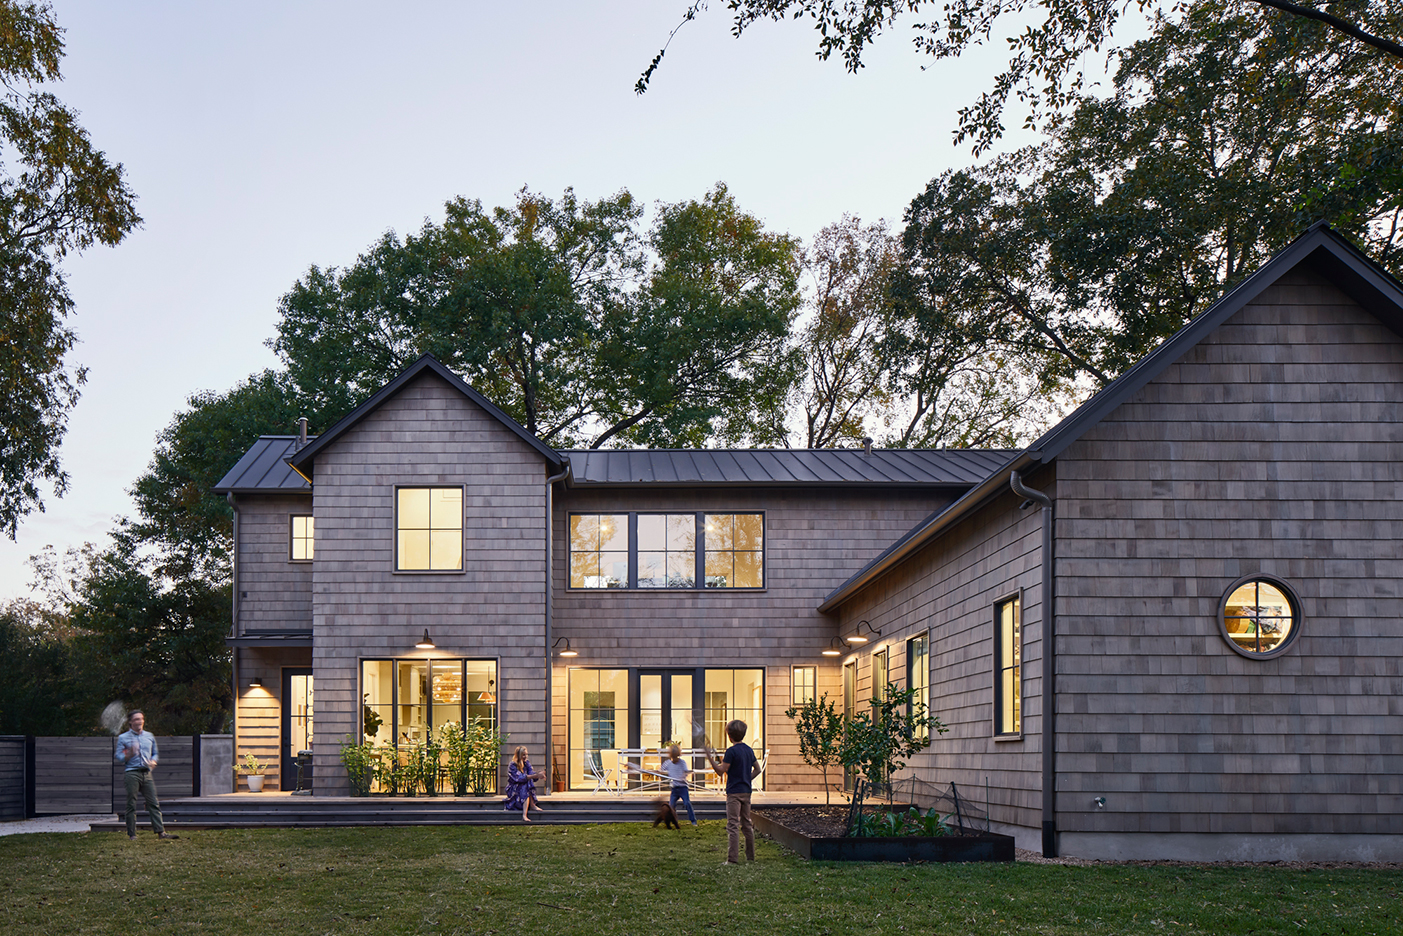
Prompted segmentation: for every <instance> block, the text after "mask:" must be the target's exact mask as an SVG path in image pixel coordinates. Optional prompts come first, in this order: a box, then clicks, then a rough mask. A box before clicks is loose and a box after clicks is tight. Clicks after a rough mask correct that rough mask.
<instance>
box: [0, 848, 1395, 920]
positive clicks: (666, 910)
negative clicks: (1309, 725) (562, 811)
mask: <svg viewBox="0 0 1403 936" xmlns="http://www.w3.org/2000/svg"><path fill="white" fill-rule="evenodd" d="M725 847H726V834H725V828H724V825H723V824H722V823H720V822H705V823H703V824H702V825H701V827H700V828H699V829H697V830H693V829H691V828H686V829H683V830H682V831H681V832H662V831H654V830H653V829H651V828H649V827H647V826H643V825H611V826H575V827H570V828H564V827H559V826H553V827H542V828H538V829H528V828H523V827H503V828H486V829H478V828H462V827H455V828H437V829H424V828H417V829H410V828H360V829H318V830H305V831H304V830H275V829H268V830H252V831H243V830H225V831H205V832H202V831H192V832H186V833H184V835H183V836H182V838H181V840H180V841H179V842H161V841H157V840H156V839H139V840H138V841H137V842H136V843H135V844H133V843H131V842H128V841H127V840H126V839H125V838H124V837H121V836H116V835H103V834H88V835H81V834H79V835H75V834H71V833H70V834H55V835H15V836H6V837H3V838H0V866H4V867H7V868H12V869H15V870H16V871H18V872H19V873H18V874H14V875H12V879H11V881H10V882H9V886H7V887H6V888H5V889H4V890H3V891H0V918H3V919H4V921H5V922H4V931H5V933H6V934H7V936H21V934H31V933H32V934H41V933H42V934H46V936H47V934H53V933H63V934H65V936H78V934H86V933H102V934H108V933H112V932H114V931H117V930H118V929H121V928H122V927H121V926H120V925H119V924H118V923H116V922H114V921H118V920H121V919H130V920H139V921H140V925H139V926H138V927H137V928H138V929H140V930H141V931H142V932H147V933H176V932H179V933H191V932H194V933H214V934H224V933H229V934H233V933H247V932H250V931H256V932H258V933H260V934H275V933H297V934H306V933H316V934H320V933H337V934H362V933H364V934H371V933H374V934H385V933H390V934H393V933H464V934H466V933H488V932H497V933H505V932H509V931H511V932H516V933H522V934H528V933H529V934H537V933H586V934H592V936H594V934H615V933H634V934H642V933H647V932H655V931H668V932H678V933H707V932H713V931H716V932H719V931H721V929H725V928H726V927H725V925H724V924H722V922H721V921H722V920H731V921H737V920H741V921H745V924H744V925H743V926H741V927H740V928H739V929H736V928H735V926H734V925H733V926H731V927H730V928H731V930H732V931H735V932H747V933H780V934H790V933H792V934H796V936H800V934H802V936H812V934H824V933H830V934H844V933H862V934H864V936H866V934H885V933H891V934H897V933H914V932H921V933H929V932H939V933H961V934H975V936H979V934H994V933H1000V934H1004V933H1021V932H1031V933H1039V934H1059V936H1060V934H1067V936H1073V934H1076V936H1081V934H1085V933H1096V932H1108V933H1163V932H1171V931H1178V932H1187V931H1190V930H1196V931H1199V932H1204V933H1213V934H1231V933H1254V934H1258V933H1293V934H1296V933H1302V932H1305V933H1331V934H1336V933H1344V934H1355V933H1358V934H1365V933H1390V932H1396V931H1397V921H1398V920H1399V919H1400V918H1403V901H1400V899H1399V893H1400V891H1403V871H1400V870H1396V869H1390V870H1375V869H1344V870H1318V871H1300V870H1291V869H1284V868H1271V867H1251V868H1244V867H1228V868H1212V867H1164V866H1159V867H1131V866H1125V865H1107V866H1098V867H1089V868H1075V867H1063V866H1055V865H1024V864H1018V865H973V864H970V865H913V866H903V865H890V864H842V865H837V864H825V863H822V862H807V861H803V860H801V859H798V858H795V857H794V856H792V855H790V854H788V853H786V852H784V851H783V850H781V849H780V848H778V847H777V846H775V845H773V844H772V843H769V842H765V841H760V842H757V858H758V860H757V861H756V862H755V863H754V864H753V865H749V866H741V867H722V866H721V864H720V862H721V859H722V857H724V854H725ZM717 927H720V928H721V929H717Z"/></svg>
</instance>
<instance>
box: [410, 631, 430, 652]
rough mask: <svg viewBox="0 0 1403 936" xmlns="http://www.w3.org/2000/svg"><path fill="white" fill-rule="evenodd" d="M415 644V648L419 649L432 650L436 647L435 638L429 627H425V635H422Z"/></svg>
mask: <svg viewBox="0 0 1403 936" xmlns="http://www.w3.org/2000/svg"><path fill="white" fill-rule="evenodd" d="M414 646H415V648H416V649H418V650H432V649H434V639H433V638H432V637H430V636H429V629H428V628H427V627H426V628H424V636H423V637H421V638H420V639H419V642H418V643H417V644H415V645H414Z"/></svg>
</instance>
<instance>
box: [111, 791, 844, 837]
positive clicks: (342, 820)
mask: <svg viewBox="0 0 1403 936" xmlns="http://www.w3.org/2000/svg"><path fill="white" fill-rule="evenodd" d="M662 795H663V794H659V793H625V794H624V795H622V796H614V795H609V794H590V793H555V794H552V795H550V796H542V797H541V806H542V807H543V811H542V812H540V813H537V812H535V811H534V810H533V811H532V813H531V821H532V822H533V823H535V822H539V823H541V824H543V825H583V824H587V823H601V822H650V823H651V822H652V821H653V810H654V801H655V800H657V799H658V798H659V797H660V796H662ZM822 801H823V794H821V793H756V794H755V797H754V799H753V801H752V803H753V805H755V806H765V805H769V806H789V805H810V804H813V803H820V802H822ZM692 808H693V810H694V811H695V812H696V814H697V819H698V821H701V820H707V819H725V818H726V800H725V797H723V796H721V795H720V794H713V793H702V794H693V796H692ZM161 812H162V814H163V815H164V816H165V822H166V827H167V828H168V829H169V830H170V831H172V832H179V831H180V830H181V829H233V828H238V829H244V828H319V827H341V826H382V825H383V826H389V825H393V826H440V825H516V824H519V823H520V822H521V815H520V813H518V812H515V811H513V812H507V811H506V810H505V809H503V808H502V797H501V796H482V797H476V796H463V797H457V796H365V797H359V796H297V795H293V794H291V793H277V792H273V793H227V794H223V795H220V796H193V797H171V798H170V799H168V800H164V801H163V802H162V803H161ZM681 818H682V821H683V822H686V821H687V817H686V813H685V811H684V812H683V814H682V817H681ZM137 823H138V825H139V826H140V827H141V828H143V829H145V828H149V824H148V822H147V819H146V813H145V812H139V813H138V814H137ZM91 829H92V831H94V832H121V831H125V830H126V826H125V824H124V823H123V822H122V820H121V817H120V816H117V817H115V818H113V819H111V820H108V821H105V822H95V823H93V824H92V826H91Z"/></svg>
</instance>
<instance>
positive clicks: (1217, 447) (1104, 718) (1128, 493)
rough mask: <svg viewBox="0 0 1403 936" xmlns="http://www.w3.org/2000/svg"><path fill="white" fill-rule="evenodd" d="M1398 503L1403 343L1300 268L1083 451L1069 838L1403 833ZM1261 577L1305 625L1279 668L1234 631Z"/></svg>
mask: <svg viewBox="0 0 1403 936" xmlns="http://www.w3.org/2000/svg"><path fill="white" fill-rule="evenodd" d="M1400 493H1403V341H1401V340H1400V339H1399V338H1398V336H1397V335H1395V334H1394V333H1392V332H1390V331H1389V330H1387V329H1386V328H1384V327H1383V326H1382V325H1381V324H1379V323H1378V322H1377V321H1376V320H1374V319H1373V318H1372V317H1371V316H1369V315H1368V314H1367V313H1365V312H1364V311H1363V310H1361V309H1359V308H1358V307H1357V306H1355V305H1354V304H1353V303H1352V302H1351V301H1350V300H1349V299H1348V298H1347V297H1345V296H1344V295H1343V294H1342V293H1340V292H1338V291H1337V290H1336V289H1334V288H1333V287H1331V286H1330V285H1328V284H1327V283H1326V282H1325V281H1323V280H1321V279H1319V278H1317V277H1315V276H1314V275H1312V274H1306V273H1303V272H1298V273H1294V274H1292V275H1290V276H1289V278H1287V279H1284V280H1283V281H1281V282H1279V283H1278V284H1277V285H1275V286H1273V287H1272V288H1270V289H1268V290H1267V291H1266V292H1265V293H1264V294H1263V295H1262V296H1261V297H1260V298H1259V299H1258V300H1257V301H1256V302H1254V303H1252V304H1251V305H1249V306H1247V307H1245V308H1244V309H1243V310H1242V311H1241V312H1240V313H1238V314H1237V315H1236V316H1234V317H1233V318H1232V319H1230V320H1229V321H1228V322H1227V323H1225V324H1224V325H1223V326H1222V327H1220V328H1219V329H1218V330H1217V331H1216V332H1215V333H1214V334H1213V335H1212V336H1211V337H1210V338H1209V339H1208V340H1206V341H1205V342H1203V343H1202V344H1200V345H1199V346H1198V347H1197V348H1196V349H1194V351H1193V352H1192V353H1190V354H1189V355H1188V356H1186V357H1185V358H1184V359H1183V360H1182V361H1180V362H1179V363H1177V364H1175V365H1172V366H1171V367H1170V368H1169V369H1168V370H1167V371H1165V372H1164V374H1163V375H1162V376H1161V377H1159V378H1158V379H1157V380H1155V381H1154V382H1152V383H1151V384H1150V385H1148V386H1147V387H1145V388H1144V389H1143V390H1142V391H1141V392H1140V393H1139V394H1137V395H1136V396H1135V397H1134V398H1133V399H1132V400H1131V401H1130V402H1128V403H1126V404H1125V405H1123V406H1121V407H1120V408H1119V409H1118V410H1117V411H1116V412H1115V413H1113V414H1112V415H1111V416H1110V417H1109V418H1108V419H1107V420H1106V421H1105V422H1103V423H1102V424H1101V425H1100V426H1098V427H1096V428H1095V429H1093V430H1092V431H1091V432H1090V433H1088V435H1087V436H1086V437H1085V438H1084V439H1083V440H1082V441H1080V442H1078V443H1076V444H1075V445H1073V446H1072V447H1071V448H1069V449H1068V450H1067V451H1066V452H1065V453H1064V454H1063V456H1062V457H1061V458H1060V459H1059V462H1058V490H1057V494H1058V497H1057V502H1058V510H1059V514H1058V516H1059V521H1058V530H1057V535H1058V545H1057V549H1058V582H1059V584H1058V588H1059V594H1058V601H1059V619H1058V627H1059V633H1060V634H1061V635H1062V636H1061V637H1060V638H1059V667H1058V669H1059V690H1060V692H1059V715H1058V718H1059V739H1060V744H1061V745H1063V746H1064V750H1062V752H1061V753H1059V755H1058V767H1059V789H1060V790H1061V792H1060V793H1059V823H1060V827H1061V828H1062V829H1064V830H1069V831H1086V832H1214V833H1216V832H1224V833H1271V834H1281V833H1332V834H1339V833H1354V832H1375V833H1381V832H1391V833H1400V832H1403V717H1400V716H1403V675H1401V674H1403V625H1400V619H1403V598H1400V575H1403V559H1400V557H1403V542H1401V541H1403V502H1400V497H1399V495H1400ZM1257 571H1261V572H1268V573H1272V574H1275V575H1278V576H1280V577H1282V578H1284V579H1285V580H1286V581H1287V582H1289V583H1291V584H1292V585H1293V586H1294V587H1295V588H1296V589H1297V590H1298V593H1299V595H1300V598H1301V601H1302V604H1303V606H1304V616H1305V624H1304V628H1303V630H1302V631H1301V633H1300V637H1299V638H1298V640H1297V641H1296V644H1295V645H1294V647H1292V648H1291V649H1290V650H1289V651H1287V652H1286V653H1285V654H1284V655H1282V656H1280V657H1277V658H1274V659H1270V660H1260V661H1258V660H1247V659H1244V658H1242V657H1240V656H1238V655H1237V654H1235V653H1233V652H1232V651H1231V650H1230V649H1229V648H1228V646H1227V645H1226V644H1225V642H1224V641H1223V639H1222V637H1221V636H1220V635H1219V631H1218V626H1217V623H1216V614H1217V608H1218V603H1219V600H1220V599H1221V597H1222V595H1223V593H1224V591H1225V590H1226V589H1227V588H1228V586H1229V585H1230V584H1231V583H1232V582H1233V581H1234V580H1236V579H1237V578H1238V577H1239V576H1242V575H1246V574H1248V573H1252V572H1257ZM1098 796H1104V797H1105V798H1106V806H1105V808H1104V809H1103V810H1097V809H1096V808H1095V807H1094V806H1093V803H1092V800H1093V799H1094V798H1095V797H1098Z"/></svg>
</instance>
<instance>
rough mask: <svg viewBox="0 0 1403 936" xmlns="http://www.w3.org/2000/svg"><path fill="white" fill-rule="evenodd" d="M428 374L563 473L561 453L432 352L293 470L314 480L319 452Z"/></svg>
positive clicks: (309, 449)
mask: <svg viewBox="0 0 1403 936" xmlns="http://www.w3.org/2000/svg"><path fill="white" fill-rule="evenodd" d="M425 371H430V372H432V373H433V374H434V375H435V376H437V377H439V378H440V379H441V380H443V381H444V383H446V384H448V385H449V386H450V387H452V388H453V389H454V390H457V391H458V392H459V393H461V394H462V395H463V396H465V397H467V398H468V399H469V400H471V401H472V402H473V403H475V404H476V405H477V406H479V407H480V408H481V409H483V410H484V411H486V413H487V415H489V416H491V417H492V418H493V419H495V420H497V422H499V423H501V424H502V425H503V426H505V427H506V428H507V429H508V430H509V431H510V432H512V433H513V434H514V435H516V436H517V437H518V438H519V439H521V441H523V442H525V443H526V444H527V445H529V446H530V447H531V448H533V449H535V450H536V452H537V454H539V455H540V456H541V457H542V458H543V459H545V462H546V464H548V465H550V466H551V468H552V469H554V470H556V471H559V470H560V469H561V468H562V467H564V465H565V461H564V459H563V458H562V457H561V455H560V453H559V452H557V451H556V450H555V449H553V448H551V447H550V446H548V445H546V444H545V443H544V442H542V441H541V440H540V439H538V438H536V436H534V435H532V434H531V433H530V432H528V431H527V430H526V428H525V427H524V426H522V425H521V423H519V422H517V421H516V420H515V419H512V418H511V417H510V416H508V415H507V414H506V413H505V412H503V411H502V409H501V408H500V407H498V406H497V405H496V404H495V403H493V402H492V401H491V400H489V399H487V397H485V396H483V395H482V394H481V393H479V392H478V391H476V390H474V389H473V388H472V386H471V385H469V384H468V382H467V381H465V380H464V379H463V378H461V377H459V376H458V375H457V374H455V373H453V372H452V371H451V370H449V369H448V368H447V367H445V366H444V365H443V363H442V362H441V361H439V359H438V358H436V357H434V356H433V355H432V354H428V353H425V354H422V355H420V356H419V358H418V359H417V360H415V361H414V363H412V364H410V365H409V366H408V367H406V368H405V369H404V370H402V371H400V373H399V375H398V376H397V377H395V378H394V379H393V380H391V381H390V382H389V383H387V384H385V386H383V387H381V388H380V389H379V390H377V391H375V392H374V393H373V394H371V395H370V397H369V399H367V400H366V401H365V402H364V403H362V404H361V405H360V406H357V407H356V408H355V409H353V410H351V412H349V413H347V414H346V415H345V416H343V417H342V418H341V419H340V420H339V421H338V422H337V423H336V424H335V425H334V426H332V427H331V428H330V429H327V430H326V431H325V432H323V433H321V434H320V435H318V436H317V437H316V441H314V442H309V443H308V444H307V445H306V446H305V447H304V448H302V449H301V450H300V451H298V452H297V454H295V455H294V456H293V457H292V458H290V459H289V460H288V464H290V465H291V466H292V467H293V468H295V469H296V470H297V471H298V472H299V473H301V474H302V475H304V476H305V477H308V478H310V477H311V476H312V469H313V464H314V463H315V461H316V457H317V454H318V453H320V452H321V451H322V450H323V449H325V448H326V447H327V446H329V445H332V444H334V443H335V442H336V440H337V439H338V438H340V437H341V436H342V435H344V434H345V433H346V432H348V431H349V430H351V429H353V428H354V427H355V426H357V425H358V424H359V423H360V422H361V420H363V419H365V418H366V417H367V416H369V415H370V414H371V413H373V412H375V411H376V410H378V409H379V408H380V407H381V406H383V405H385V403H386V402H387V401H389V400H390V399H391V398H393V397H394V396H395V395H397V394H398V393H399V392H400V391H401V390H403V389H404V388H405V386H406V385H408V384H409V383H410V382H411V381H413V380H414V379H415V378H416V377H419V376H420V375H422V374H423V373H424V372H425Z"/></svg>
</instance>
